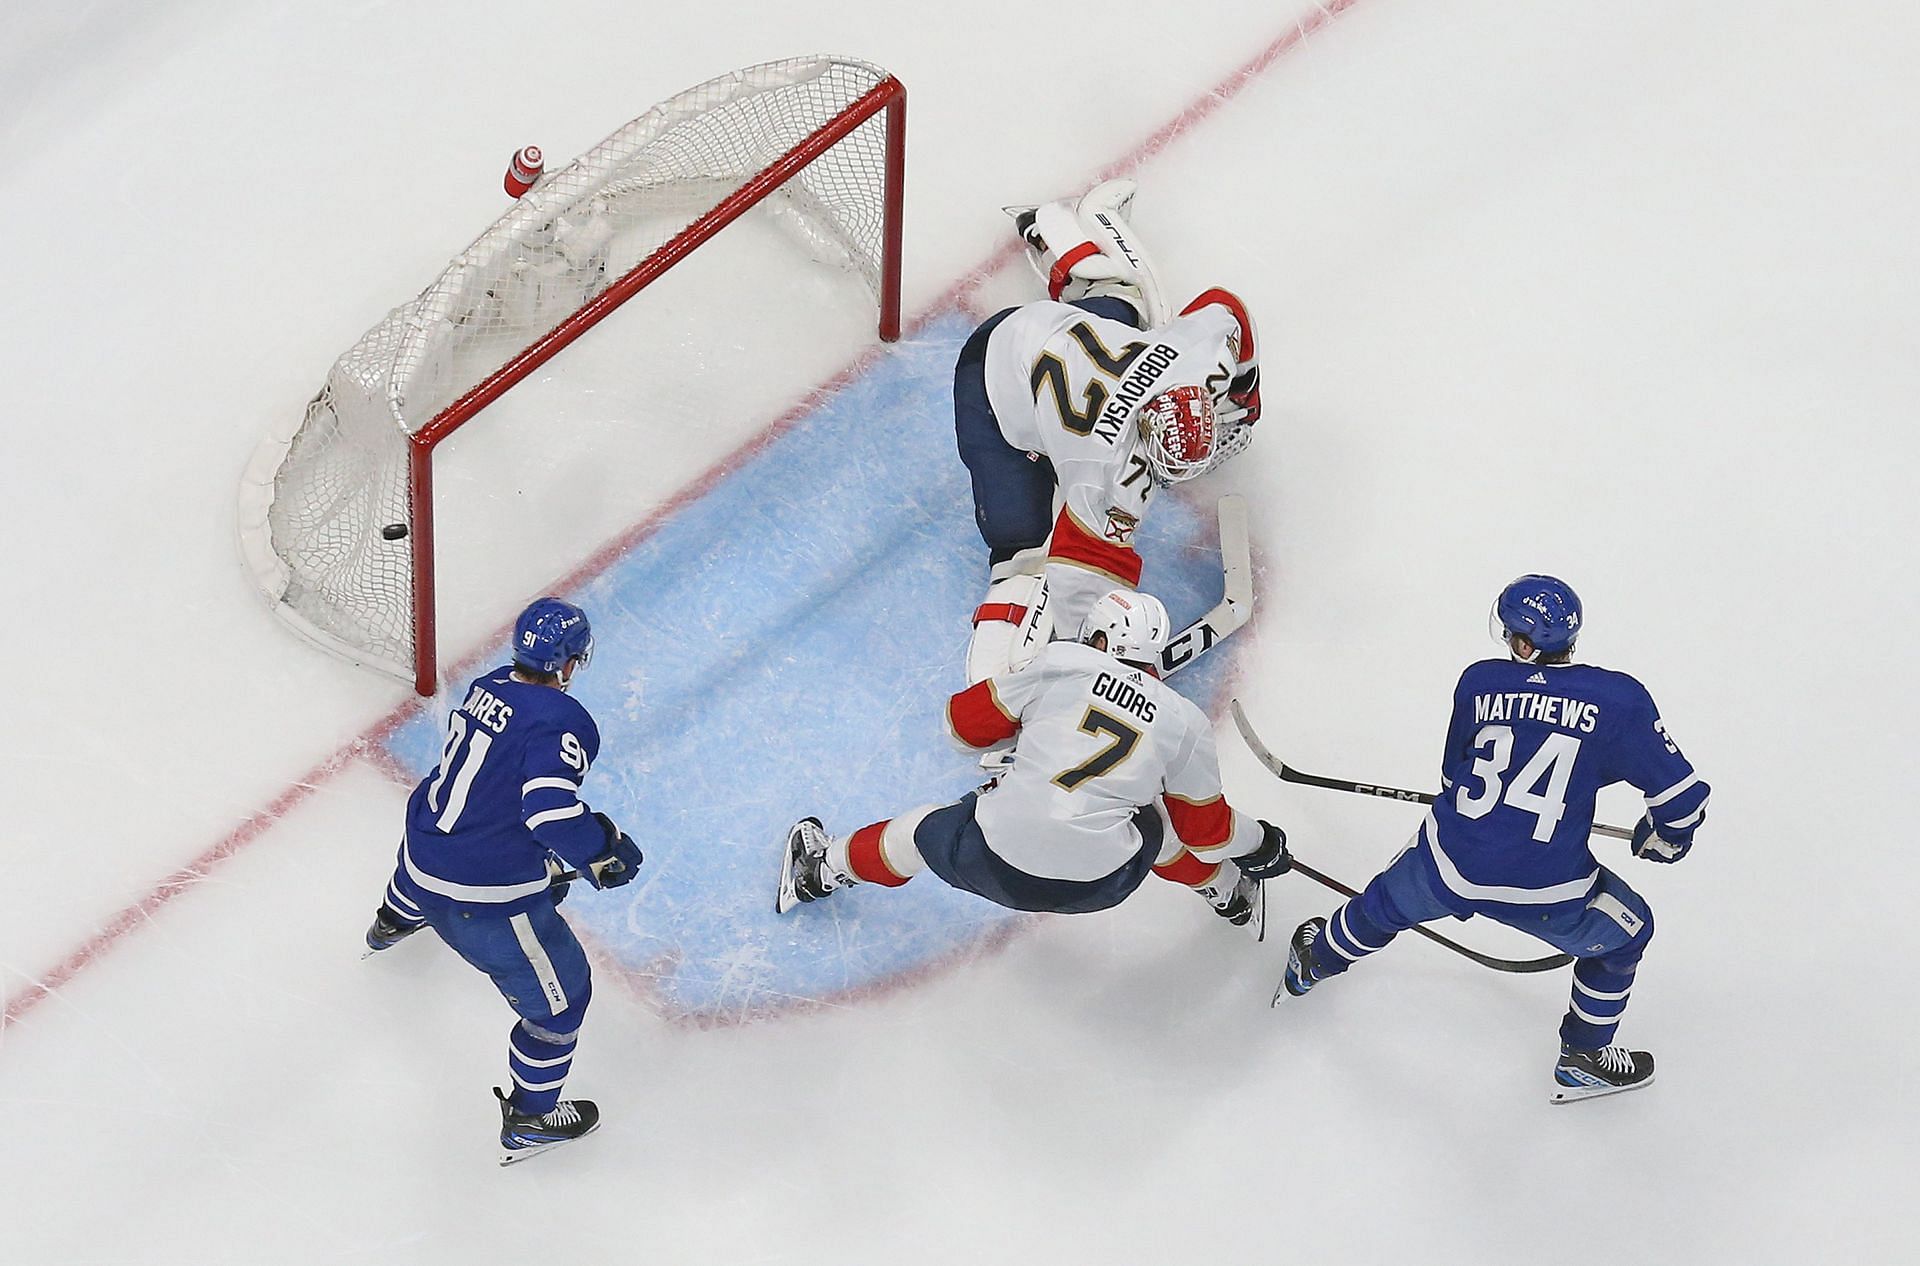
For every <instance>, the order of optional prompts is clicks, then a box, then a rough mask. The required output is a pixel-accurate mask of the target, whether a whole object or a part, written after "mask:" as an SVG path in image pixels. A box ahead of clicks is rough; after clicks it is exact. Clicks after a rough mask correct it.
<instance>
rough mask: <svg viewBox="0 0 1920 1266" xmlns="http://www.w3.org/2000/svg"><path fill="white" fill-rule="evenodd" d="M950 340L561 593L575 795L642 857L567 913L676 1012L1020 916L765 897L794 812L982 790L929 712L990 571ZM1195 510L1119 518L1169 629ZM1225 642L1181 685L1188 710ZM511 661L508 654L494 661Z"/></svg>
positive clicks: (424, 753) (907, 963)
mask: <svg viewBox="0 0 1920 1266" xmlns="http://www.w3.org/2000/svg"><path fill="white" fill-rule="evenodd" d="M970 330H971V323H970V322H969V321H967V320H966V319H964V318H962V317H959V316H954V317H949V318H945V319H942V320H938V321H935V322H933V323H931V324H929V325H928V326H927V327H926V328H925V330H924V331H923V332H922V333H921V334H920V335H919V336H918V337H916V338H914V339H913V340H911V341H909V342H905V343H902V344H899V345H896V346H895V347H893V348H891V349H889V350H888V352H887V353H886V354H884V355H883V356H881V357H880V358H878V360H876V362H875V363H874V365H873V367H872V369H871V370H870V371H869V372H868V373H866V374H864V375H863V376H861V377H859V378H858V379H856V380H855V381H853V382H851V383H849V384H847V385H846V386H845V387H844V388H842V389H841V390H839V391H838V392H836V393H835V394H833V395H832V396H831V397H829V398H828V399H826V400H825V401H823V402H822V403H821V405H820V406H819V407H818V408H817V409H816V410H815V411H814V412H812V413H811V414H810V415H808V416H807V417H805V418H803V419H802V420H801V421H800V422H798V423H797V424H796V425H795V426H793V427H792V428H791V429H790V430H788V431H787V432H786V433H785V434H783V435H781V436H780V437H779V438H778V439H776V440H774V441H773V442H772V443H770V444H769V445H767V447H766V448H764V449H763V450H761V451H760V452H759V453H757V454H756V455H755V456H754V457H752V458H751V459H750V460H748V461H747V462H745V463H744V464H742V465H741V466H740V467H739V468H738V469H737V470H735V471H733V472H731V473H730V474H729V475H728V476H727V477H725V478H724V479H722V480H721V481H720V482H719V483H718V484H716V485H715V486H714V487H713V488H712V489H711V490H709V491H708V492H707V493H706V494H705V495H704V496H702V497H700V498H698V499H697V500H695V501H693V502H691V503H689V504H688V505H687V506H685V507H683V508H682V509H680V510H679V511H677V512H676V513H674V514H673V515H672V516H671V517H670V518H668V519H667V520H666V521H665V522H664V523H663V524H662V526H661V527H660V528H659V530H658V531H656V532H654V533H653V534H652V535H651V536H649V537H647V538H646V539H644V540H642V541H640V542H639V543H637V544H636V545H635V546H634V547H633V548H632V549H631V550H630V551H628V552H627V553H625V554H624V555H622V556H620V557H619V558H618V559H617V560H616V561H615V562H614V563H613V564H612V565H611V566H609V567H608V568H607V569H606V570H605V571H603V572H601V573H600V574H599V575H597V576H595V577H594V578H593V579H591V580H589V581H587V582H585V583H584V584H583V585H581V586H580V587H579V588H578V589H577V590H576V591H574V592H571V593H567V594H565V595H563V596H565V597H567V598H568V599H569V600H571V601H575V602H578V603H580V604H581V605H582V606H584V607H585V608H586V610H587V613H588V614H589V615H590V616H591V617H592V620H593V627H594V659H593V666H592V667H591V669H589V670H588V671H587V672H586V673H583V674H582V675H581V678H580V680H579V682H578V683H577V684H576V686H575V688H574V689H575V693H576V694H577V695H578V697H579V698H580V700H581V702H582V703H584V704H586V706H587V708H588V710H589V711H591V712H592V713H593V715H594V717H595V719H596V720H597V721H598V722H599V724H600V728H601V736H602V742H601V749H600V759H599V762H598V763H597V764H596V765H595V766H594V768H593V771H592V773H591V774H590V775H589V777H588V781H587V785H586V791H585V798H586V799H587V800H588V801H589V803H591V804H593V805H594V806H595V807H597V808H600V809H602V810H604V811H605V812H606V813H607V814H608V815H609V816H610V817H612V818H613V819H614V820H615V821H616V822H619V823H620V824H621V826H622V827H623V828H624V829H625V830H626V831H627V832H628V833H629V834H630V835H632V836H633V838H634V839H635V840H636V841H638V842H639V844H640V846H641V847H642V848H643V849H644V850H645V852H646V858H647V860H646V865H645V866H644V867H642V869H641V871H640V875H639V877H638V878H637V879H636V880H635V881H634V882H633V883H632V884H630V885H628V886H627V887H625V888H620V889H616V890H614V891H611V892H608V893H604V894H593V895H587V894H577V895H576V897H575V899H574V900H572V901H569V902H568V904H567V907H566V910H567V917H568V918H569V920H571V921H572V922H573V923H574V925H575V926H576V927H577V928H579V929H580V931H581V932H582V934H583V935H584V936H586V937H588V938H589V939H590V940H592V941H593V942H594V943H595V944H596V945H597V947H598V948H599V949H600V950H601V951H602V952H603V953H604V954H605V955H607V956H609V957H611V958H613V959H614V960H616V961H617V962H618V963H620V964H621V965H622V966H623V967H624V968H625V969H626V970H627V971H628V972H629V973H631V974H633V975H635V976H638V977H641V978H642V979H643V980H644V981H645V982H646V984H647V986H648V987H649V989H650V990H651V992H652V993H653V994H654V995H655V996H656V997H657V999H658V1000H659V1005H660V1006H661V1007H662V1009H663V1010H665V1011H666V1012H668V1013H669V1014H674V1015H678V1016H682V1017H691V1018H696V1019H705V1020H722V1021H724V1020H729V1019H748V1018H753V1017H756V1016H760V1015H764V1014H768V1013H770V1012H773V1011H777V1010H780V1009H783V1008H786V1007H790V1006H793V1005H795V1004H804V1003H806V1002H809V1001H815V1002H817V1001H821V1000H827V999H832V998H835V997H839V996H843V995H846V994H849V993H852V992H855V991H858V990H861V989H863V988H868V987H872V986H874V985H877V984H881V983H884V982H885V981H887V980H888V979H890V978H896V977H899V976H901V975H903V974H907V973H912V972H915V971H916V970H918V969H922V968H925V967H927V966H928V965H930V964H934V963H938V962H944V961H951V960H953V959H956V958H963V957H965V956H966V954H967V953H968V952H969V951H970V949H972V948H973V947H977V946H981V945H985V944H988V943H991V942H993V941H995V940H996V939H997V938H1003V937H1004V935H1005V933H1006V932H1007V930H1008V925H1009V924H1010V923H1011V921H1013V920H1017V919H1019V918H1021V917H1022V916H1019V915H1016V914H1015V913H1013V912H1012V911H1007V910H1002V909H1000V908H999V907H997V906H994V905H991V904H989V903H987V902H984V901H982V900H980V899H979V898H977V897H974V896H972V895H970V894H966V893H960V892H956V891H954V890H952V889H950V888H947V887H945V886H944V885H942V884H941V883H939V882H938V881H937V880H934V879H932V878H931V877H926V878H922V879H920V880H918V881H916V882H914V883H912V884H908V885H907V886H905V887H903V888H898V889H890V890H877V889H864V888H863V889H854V890H851V891H848V892H846V893H843V894H840V895H837V896H836V897H834V899H833V900H831V901H828V902H824V903H821V904H820V905H818V906H810V907H802V908H801V909H799V910H796V911H794V912H793V913H791V914H789V915H787V916H785V917H780V916H777V915H775V914H774V913H773V892H774V888H775V885H776V881H777V878H778V873H779V865H780V852H781V846H782V843H783V841H784V839H785V835H786V829H787V827H788V826H789V825H790V824H791V823H792V822H793V821H794V820H795V819H797V818H799V817H802V816H805V815H807V814H813V815H815V816H817V817H819V818H820V819H821V820H822V821H823V822H825V823H826V825H827V827H828V829H829V830H832V831H835V832H843V831H847V830H851V829H852V828H854V827H856V826H859V825H861V824H863V823H866V822H869V821H874V820H877V819H879V818H883V817H888V816H891V815H893V814H896V813H899V812H902V811H904V810H906V809H909V808H912V807H914V806H915V805H920V804H937V803H942V802H945V801H949V800H952V799H954V798H956V797H958V796H959V795H961V794H962V793H964V792H965V791H967V790H968V789H969V788H971V787H973V786H976V785H978V783H979V782H980V780H981V774H980V770H979V768H978V766H977V764H976V763H975V761H974V758H973V757H971V756H969V755H967V754H966V753H964V752H961V751H959V750H958V749H957V748H956V747H955V746H954V745H953V744H952V742H951V740H949V739H948V738H947V734H946V727H945V724H944V721H943V718H942V710H943V707H944V705H945V702H946V699H947V696H948V695H949V694H950V693H951V692H953V691H954V690H957V689H958V688H959V687H960V686H961V685H963V684H964V675H963V670H962V661H963V656H964V652H965V645H966V630H967V628H968V622H969V620H970V618H971V615H972V610H973V607H974V605H975V604H976V603H977V602H978V601H979V598H980V594H981V593H982V592H983V591H984V588H985V581H986V551H985V547H984V546H983V545H982V544H981V542H980V539H979V537H978V535H977V534H976V531H975V528H974V524H973V501H972V495H971V492H970V489H969V485H968V481H967V474H966V470H965V468H964V467H963V466H962V465H961V464H960V459H959V456H958V454H957V453H956V451H955V448H954V439H953V420H952V409H951V402H950V392H951V380H952V368H953V362H954V359H955V357H956V355H957V354H958V351H959V347H960V344H961V342H962V341H963V340H964V339H965V338H966V336H967V334H968V333H969V332H970ZM1203 502H1204V499H1196V500H1193V501H1189V500H1187V499H1184V498H1182V497H1179V496H1165V497H1162V498H1161V499H1160V500H1159V501H1158V502H1157V504H1156V509H1155V511H1154V514H1153V516H1152V518H1151V519H1150V520H1149V521H1148V522H1146V523H1145V524H1143V526H1142V527H1141V529H1140V536H1139V540H1138V545H1139V547H1140V550H1141V553H1142V555H1143V556H1144V558H1145V559H1146V576H1145V581H1146V584H1147V586H1148V587H1149V588H1151V589H1152V590H1153V592H1154V593H1156V594H1157V595H1159V596H1160V598H1161V599H1162V600H1163V601H1165V602H1166V604H1167V607H1168V609H1169V610H1170V611H1171V612H1172V614H1173V617H1174V623H1175V625H1176V627H1177V626H1179V625H1181V624H1184V623H1186V622H1188V621H1190V620H1192V619H1194V618H1196V617H1197V616H1199V615H1200V613H1201V612H1203V611H1205V610H1206V609H1207V608H1208V607H1210V606H1212V605H1213V604H1214V603H1215V602H1216V601H1218V599H1219V589H1220V572H1219V568H1218V563H1217V558H1218V555H1217V546H1216V544H1215V531H1214V526H1213V516H1212V513H1211V507H1210V505H1207V504H1203ZM1200 560H1205V563H1204V565H1202V564H1201V562H1200ZM689 648H693V653H691V654H690V653H689ZM1229 655H1230V652H1229V651H1228V650H1227V648H1222V649H1221V650H1220V651H1216V652H1215V653H1214V654H1212V655H1209V656H1208V657H1207V658H1206V659H1204V660H1202V661H1200V662H1199V663H1198V664H1196V665H1195V666H1194V667H1193V668H1191V669H1189V670H1188V671H1186V672H1185V673H1183V674H1182V675H1181V677H1180V678H1179V682H1178V684H1179V686H1180V689H1181V690H1182V691H1183V692H1184V693H1187V694H1189V695H1191V696H1193V697H1194V698H1197V699H1201V700H1207V699H1209V698H1210V697H1211V695H1212V693H1213V692H1214V691H1215V689H1216V688H1217V687H1218V686H1219V685H1220V683H1222V682H1223V681H1224V679H1225V673H1226V668H1227V665H1226V660H1227V659H1228V658H1229ZM507 658H508V652H507V648H506V646H505V644H504V643H502V644H501V646H500V647H499V648H498V656H497V658H494V659H490V660H488V661H487V662H488V663H489V664H494V663H504V662H506V660H507ZM444 721H445V718H444V717H442V716H440V715H438V714H437V713H434V712H428V711H424V710H423V711H422V712H421V713H420V714H418V715H417V716H416V717H414V718H413V719H412V720H410V721H408V722H407V723H405V724H404V725H402V726H401V727H400V728H399V729H398V730H396V731H395V733H394V734H393V736H392V737H391V738H390V739H389V740H388V747H389V750H390V752H391V754H392V755H393V756H394V758H395V759H396V760H397V761H398V762H399V763H400V764H401V766H402V767H403V768H405V769H408V770H410V771H412V772H413V773H414V774H415V776H421V775H424V774H425V773H426V772H427V770H429V769H430V768H431V767H432V765H433V762H434V761H435V760H436V759H437V758H438V756H439V751H440V735H441V728H442V726H443V725H444ZM583 897H584V899H582V898H583Z"/></svg>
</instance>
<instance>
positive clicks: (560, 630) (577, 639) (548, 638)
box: [513, 598, 593, 673]
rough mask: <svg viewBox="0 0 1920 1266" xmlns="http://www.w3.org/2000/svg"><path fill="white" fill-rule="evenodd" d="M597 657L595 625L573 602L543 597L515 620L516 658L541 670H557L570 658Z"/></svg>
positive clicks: (517, 662)
mask: <svg viewBox="0 0 1920 1266" xmlns="http://www.w3.org/2000/svg"><path fill="white" fill-rule="evenodd" d="M592 657H593V627H592V626H591V625H589V624H588V623H587V613H586V612H585V611H582V610H581V609H580V608H579V607H576V606H574V605H573V604H572V603H571V602H562V601H560V599H558V598H542V599H540V600H539V601H538V602H535V603H534V604H533V605H531V606H529V607H528V608H527V609H526V610H525V611H522V612H521V613H520V618H519V619H517V620H515V621H514V622H513V662H514V663H515V664H516V665H517V666H519V667H521V668H526V669H530V670H532V671H533V672H537V673H557V672H559V671H560V670H561V669H562V668H564V667H565V666H566V663H567V661H568V660H570V659H577V660H579V661H580V664H581V666H582V667H585V666H586V663H587V661H588V660H589V659H591V658H592Z"/></svg>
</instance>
